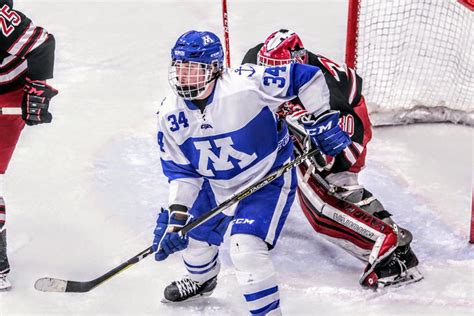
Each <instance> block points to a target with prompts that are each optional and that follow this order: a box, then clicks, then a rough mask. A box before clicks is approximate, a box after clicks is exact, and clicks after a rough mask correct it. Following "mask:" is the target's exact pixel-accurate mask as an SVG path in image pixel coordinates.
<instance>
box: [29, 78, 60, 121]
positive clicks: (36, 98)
mask: <svg viewBox="0 0 474 316" xmlns="http://www.w3.org/2000/svg"><path fill="white" fill-rule="evenodd" d="M24 91H25V95H24V96H23V102H22V104H21V112H22V115H21V117H22V118H23V120H24V121H25V123H26V124H27V125H30V126H31V125H37V124H42V123H50V122H51V120H52V119H53V116H52V115H51V113H49V111H48V108H49V100H51V98H52V97H54V96H55V95H56V94H58V90H56V89H54V88H53V87H51V86H50V85H47V84H46V83H45V82H43V81H37V80H33V81H30V80H27V82H26V84H25V87H24Z"/></svg>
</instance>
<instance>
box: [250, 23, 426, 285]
mask: <svg viewBox="0 0 474 316" xmlns="http://www.w3.org/2000/svg"><path fill="white" fill-rule="evenodd" d="M242 63H243V64H244V63H252V64H259V65H264V66H278V65H284V64H288V63H303V64H310V65H313V66H317V67H318V68H320V69H321V70H322V72H323V73H324V77H325V80H326V83H327V85H328V87H329V99H330V106H331V110H336V111H339V112H340V119H339V125H340V127H341V128H342V129H343V130H344V131H345V132H346V133H347V134H349V136H350V137H351V140H352V144H351V145H349V146H348V147H347V148H345V149H344V150H343V151H342V152H341V153H340V154H338V155H337V156H335V157H330V156H325V157H324V156H322V155H321V156H319V157H315V158H314V159H313V161H312V162H311V163H309V162H308V163H306V164H302V165H300V166H299V168H298V175H299V177H298V197H299V201H300V204H301V207H302V209H303V212H304V214H305V215H306V217H307V219H308V221H309V222H310V224H311V226H312V227H313V228H314V229H315V230H316V231H317V232H319V233H321V234H322V235H323V236H324V237H326V238H327V239H328V240H330V241H331V242H333V243H335V244H336V245H338V246H340V247H341V248H343V249H344V250H346V251H347V252H349V253H350V254H352V255H354V256H355V257H357V258H359V259H361V260H363V261H364V262H367V267H366V268H365V270H364V272H363V274H362V276H361V278H360V284H361V285H362V286H367V287H372V288H377V287H384V286H389V285H395V284H397V285H401V284H407V283H411V282H415V281H419V280H421V279H422V278H423V277H422V275H421V274H420V272H419V271H418V269H417V268H416V266H417V265H418V259H417V258H416V256H415V254H414V253H413V251H412V250H411V248H410V243H411V241H412V239H413V237H412V234H411V233H410V231H408V230H407V229H404V228H401V227H399V226H398V225H396V224H395V222H394V221H393V220H392V218H391V214H390V213H389V212H388V211H387V210H386V209H385V208H384V207H383V205H382V204H381V203H380V201H378V200H377V199H376V198H375V197H374V196H373V195H372V194H371V193H370V192H369V191H368V190H367V189H365V188H364V187H363V186H362V185H360V184H359V182H358V173H359V172H360V170H361V169H362V168H363V167H364V165H365V157H366V154H367V148H366V146H367V143H368V142H369V141H370V139H371V137H372V131H371V123H370V120H369V115H368V112H367V107H366V105H365V100H364V97H363V96H362V93H361V90H362V79H361V78H360V77H359V76H358V75H357V74H356V72H355V70H354V69H352V68H349V67H348V66H347V65H345V64H337V63H335V62H333V61H331V60H330V59H328V58H326V57H324V56H321V55H318V54H313V53H311V52H309V51H307V50H306V49H305V48H304V46H303V43H302V41H301V39H300V38H299V36H298V35H297V34H296V33H294V32H292V31H289V30H284V29H282V30H279V31H276V32H274V33H272V34H271V35H270V36H269V37H268V38H267V39H266V40H265V42H264V43H261V44H259V45H257V46H255V47H253V48H251V49H250V50H249V51H248V52H247V54H246V55H245V57H244V59H243V61H242ZM326 97H327V96H326ZM305 114H306V110H305V109H304V108H303V107H302V106H301V103H300V102H299V100H298V98H296V99H294V100H292V101H290V102H287V103H285V104H283V105H282V107H281V111H280V112H279V115H280V119H281V120H282V124H284V123H283V121H284V122H286V124H288V127H289V129H290V132H291V134H292V136H293V139H294V143H295V150H296V154H297V155H298V154H300V153H301V152H302V151H303V150H305V148H306V146H308V145H309V146H311V143H310V142H309V141H307V139H309V138H308V137H307V134H306V132H305V129H304V128H303V126H302V125H301V120H302V119H303V118H304V116H305Z"/></svg>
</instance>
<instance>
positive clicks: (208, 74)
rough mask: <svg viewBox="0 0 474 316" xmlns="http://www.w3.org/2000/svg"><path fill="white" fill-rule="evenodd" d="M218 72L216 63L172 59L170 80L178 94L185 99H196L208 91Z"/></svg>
mask: <svg viewBox="0 0 474 316" xmlns="http://www.w3.org/2000/svg"><path fill="white" fill-rule="evenodd" d="M218 73H219V72H218V70H217V68H216V63H213V64H205V63H200V62H195V61H182V60H172V61H171V63H170V66H169V71H168V81H169V84H170V86H171V88H172V89H173V91H174V92H175V93H176V95H178V96H179V97H181V98H183V99H185V100H194V99H197V98H199V97H201V96H202V95H204V94H205V93H206V91H207V88H208V87H209V86H210V84H211V82H212V81H213V79H215V78H216V77H217V75H218Z"/></svg>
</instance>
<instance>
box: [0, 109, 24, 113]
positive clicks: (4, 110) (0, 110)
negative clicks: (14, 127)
mask: <svg viewBox="0 0 474 316" xmlns="http://www.w3.org/2000/svg"><path fill="white" fill-rule="evenodd" d="M0 115H21V108H0Z"/></svg>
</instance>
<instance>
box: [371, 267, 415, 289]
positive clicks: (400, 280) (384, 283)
mask: <svg viewBox="0 0 474 316" xmlns="http://www.w3.org/2000/svg"><path fill="white" fill-rule="evenodd" d="M421 280H423V275H422V274H421V272H420V271H419V270H418V268H417V267H413V268H410V269H408V270H407V272H406V274H405V275H404V276H393V277H388V278H384V279H379V280H378V288H380V289H382V288H387V287H390V288H397V287H401V286H405V285H408V284H412V283H416V282H418V281H421Z"/></svg>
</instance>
